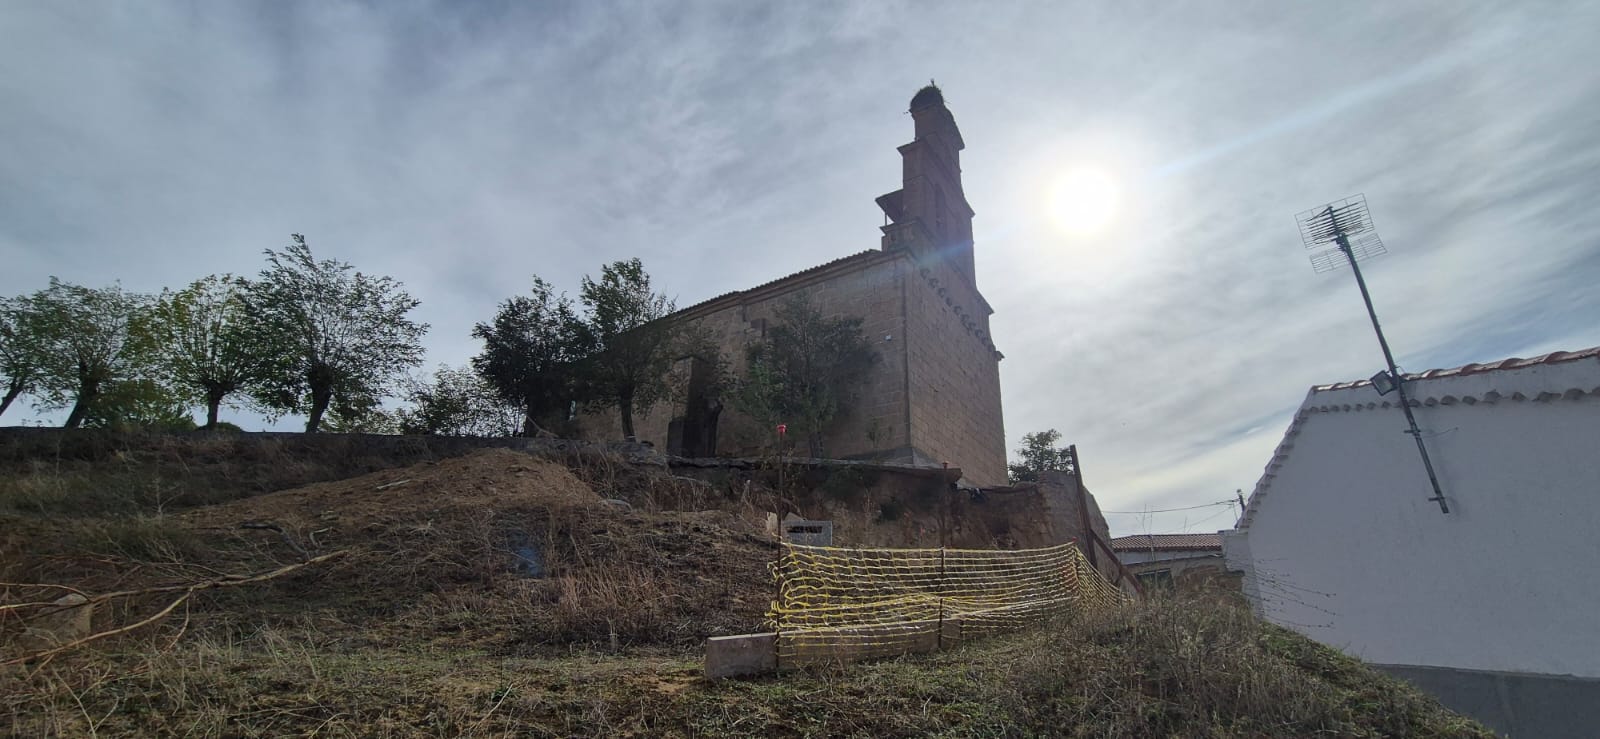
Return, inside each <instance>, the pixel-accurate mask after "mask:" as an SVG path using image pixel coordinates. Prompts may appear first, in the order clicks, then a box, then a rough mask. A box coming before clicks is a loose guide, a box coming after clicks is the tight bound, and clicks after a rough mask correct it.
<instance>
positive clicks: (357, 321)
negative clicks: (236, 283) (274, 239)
mask: <svg viewBox="0 0 1600 739" xmlns="http://www.w3.org/2000/svg"><path fill="white" fill-rule="evenodd" d="M293 238H294V243H292V244H290V245H289V246H288V247H287V248H286V249H284V250H283V251H282V252H276V251H273V250H271V249H268V250H267V252H266V254H267V263H268V267H267V269H265V270H262V272H261V275H260V277H258V278H257V279H256V280H253V281H250V282H248V283H246V288H245V290H244V293H243V295H242V297H243V300H244V305H245V308H246V311H247V314H248V315H249V316H250V318H251V321H250V324H249V325H250V330H249V331H248V332H247V333H248V336H249V341H250V342H251V344H252V345H253V346H254V347H255V348H256V350H257V351H260V352H261V354H262V356H264V357H268V358H270V361H268V362H267V363H266V365H265V367H264V372H263V374H262V377H261V379H260V380H259V381H257V382H256V383H254V384H253V388H252V390H253V393H252V394H253V395H254V396H255V398H256V400H257V401H258V402H259V403H261V404H262V405H263V406H265V407H267V408H269V409H272V410H277V411H282V412H289V413H305V414H306V432H307V433H311V432H315V431H317V429H318V428H320V427H321V425H322V420H323V415H324V414H325V413H326V412H327V411H328V409H329V407H330V406H332V405H334V404H336V403H337V404H339V405H340V407H341V408H343V409H344V410H346V411H349V412H357V411H358V410H359V408H361V407H363V406H364V405H365V406H367V407H375V406H376V402H377V400H378V399H381V398H382V397H383V396H384V395H386V394H387V393H388V391H389V389H390V387H391V386H392V385H393V384H394V383H395V381H396V380H397V379H398V378H399V377H402V376H404V374H405V372H406V370H407V369H408V368H411V367H415V366H417V365H418V364H421V362H422V343H421V339H422V335H423V334H424V333H426V332H427V330H428V325H427V324H425V323H417V322H415V321H412V320H411V319H410V318H408V317H407V314H409V313H410V312H411V310H412V309H414V308H416V307H417V305H418V301H417V300H416V299H414V298H412V297H411V296H410V295H409V294H407V293H406V291H405V289H404V286H403V285H402V284H401V283H400V282H399V281H397V280H395V279H394V278H392V277H374V276H371V275H366V274H362V273H361V272H356V271H355V268H354V267H352V266H351V265H350V264H348V263H345V262H340V261H336V260H332V259H325V260H322V261H317V260H316V259H315V258H313V257H312V254H311V248H310V247H309V246H307V245H306V239H305V237H304V236H301V235H300V234H294V235H293Z"/></svg>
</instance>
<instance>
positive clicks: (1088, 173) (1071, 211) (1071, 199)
mask: <svg viewBox="0 0 1600 739" xmlns="http://www.w3.org/2000/svg"><path fill="white" fill-rule="evenodd" d="M1121 200H1122V189H1121V188H1120V187H1118V186H1117V181H1116V180H1115V179H1113V178H1112V177H1111V175H1110V174H1107V173H1106V171H1105V170H1103V169H1099V168H1096V167H1077V168H1074V169H1070V170H1068V171H1067V172H1065V173H1063V174H1062V175H1061V176H1060V177H1058V178H1056V180H1055V183H1054V184H1053V185H1052V186H1051V188H1050V213H1051V216H1052V217H1053V218H1054V219H1055V221H1056V225H1057V226H1059V227H1060V228H1061V230H1062V231H1064V232H1066V233H1067V234H1070V235H1073V236H1095V235H1097V234H1100V233H1102V232H1104V231H1105V230H1106V228H1107V227H1109V226H1110V225H1111V224H1112V222H1114V221H1115V220H1116V217H1117V206H1118V205H1119V204H1120V203H1121Z"/></svg>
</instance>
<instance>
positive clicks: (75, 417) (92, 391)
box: [61, 380, 100, 429]
mask: <svg viewBox="0 0 1600 739" xmlns="http://www.w3.org/2000/svg"><path fill="white" fill-rule="evenodd" d="M99 396H100V383H98V382H92V381H88V380H85V381H84V382H83V384H82V385H79V386H78V399H77V400H76V401H74V402H73V404H72V412H71V413H69V414H67V422H66V423H64V424H61V427H62V428H69V429H75V428H77V427H79V426H82V425H83V419H84V417H85V416H88V415H89V407H90V406H91V405H93V404H94V400H95V398H97V397H99Z"/></svg>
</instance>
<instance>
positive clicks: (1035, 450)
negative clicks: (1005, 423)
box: [1007, 429, 1071, 484]
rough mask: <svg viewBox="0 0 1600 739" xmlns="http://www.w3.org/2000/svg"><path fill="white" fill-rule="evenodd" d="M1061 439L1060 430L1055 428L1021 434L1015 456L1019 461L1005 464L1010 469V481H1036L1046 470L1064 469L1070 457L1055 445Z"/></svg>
mask: <svg viewBox="0 0 1600 739" xmlns="http://www.w3.org/2000/svg"><path fill="white" fill-rule="evenodd" d="M1060 440H1061V432H1059V431H1057V430H1055V429H1046V430H1044V431H1035V432H1033V433H1031V434H1024V435H1023V436H1022V446H1021V447H1020V448H1019V449H1017V456H1018V457H1021V461H1018V462H1012V463H1011V464H1009V465H1007V468H1008V469H1010V471H1011V482H1012V484H1016V483H1019V482H1038V481H1039V476H1040V475H1041V474H1042V473H1043V472H1045V471H1047V470H1064V469H1067V468H1068V467H1069V466H1070V464H1069V463H1070V462H1071V457H1070V456H1069V455H1068V454H1067V450H1066V449H1064V448H1059V447H1056V446H1055V443H1056V442H1058V441H1060Z"/></svg>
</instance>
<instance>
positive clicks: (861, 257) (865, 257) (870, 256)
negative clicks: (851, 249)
mask: <svg viewBox="0 0 1600 739" xmlns="http://www.w3.org/2000/svg"><path fill="white" fill-rule="evenodd" d="M887 254H893V253H892V252H885V251H882V250H880V249H869V250H867V251H862V252H856V253H855V254H851V255H850V256H847V257H840V258H838V259H835V260H833V261H831V262H823V263H822V264H819V265H817V266H815V267H810V268H807V269H803V270H800V271H799V272H795V273H793V274H789V275H784V276H783V277H779V278H778V279H776V280H769V281H767V282H763V283H761V284H759V285H756V286H755V287H751V288H746V289H744V290H733V291H731V292H725V293H723V294H721V295H718V296H715V297H711V298H707V299H705V300H702V301H700V302H698V303H695V304H694V305H691V306H688V307H686V308H680V309H678V311H677V314H682V313H688V312H689V311H693V310H697V309H700V308H704V307H705V306H708V305H711V304H712V303H716V302H719V301H722V300H726V299H728V298H731V297H735V296H738V295H743V294H745V293H754V292H756V291H758V290H764V289H766V288H769V287H773V286H775V285H777V284H779V283H782V282H788V281H790V280H793V279H795V278H798V277H804V276H806V275H810V274H814V273H817V272H821V271H823V270H826V269H831V268H834V267H840V266H843V265H845V264H848V263H852V262H868V261H875V260H874V257H878V258H882V257H884V256H885V255H887ZM675 315H676V314H675Z"/></svg>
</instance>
